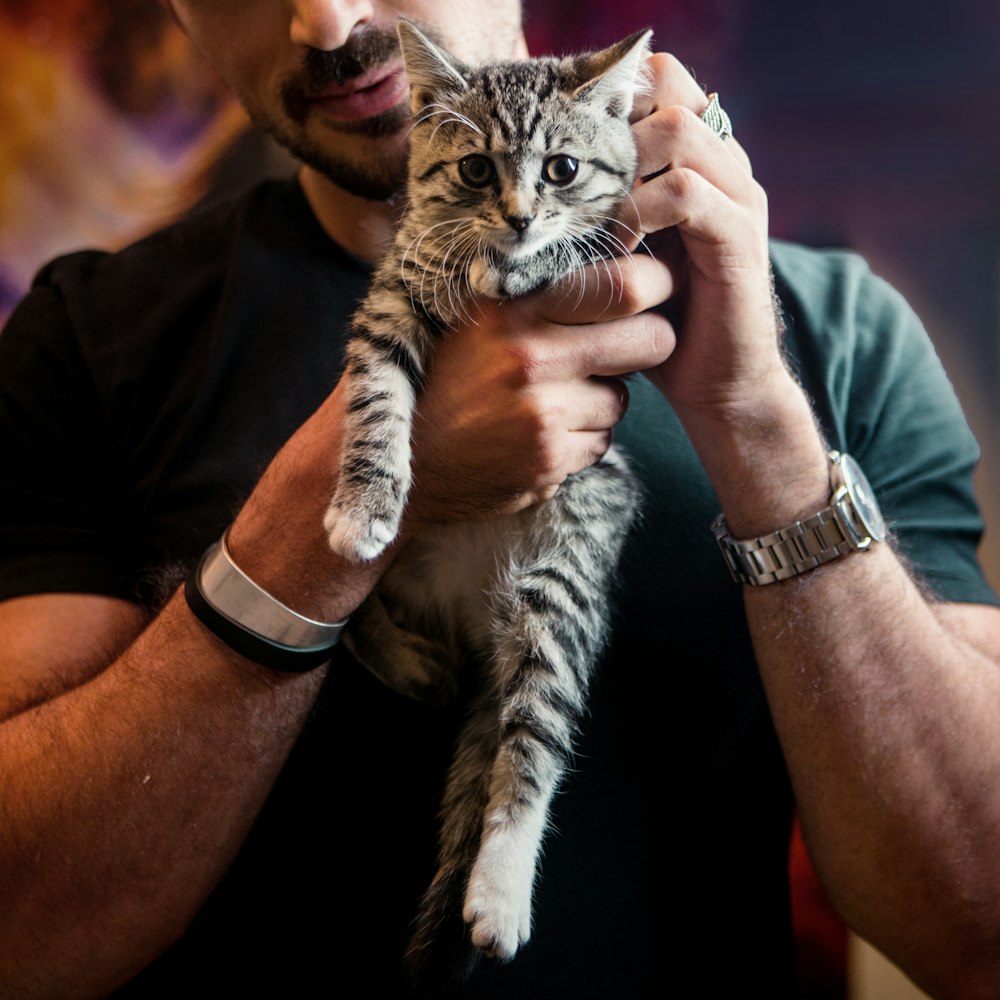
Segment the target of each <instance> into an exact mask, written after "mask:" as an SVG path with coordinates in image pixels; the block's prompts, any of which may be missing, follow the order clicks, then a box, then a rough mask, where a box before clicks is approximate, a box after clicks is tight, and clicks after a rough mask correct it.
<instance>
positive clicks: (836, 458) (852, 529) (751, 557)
mask: <svg viewBox="0 0 1000 1000" xmlns="http://www.w3.org/2000/svg"><path fill="white" fill-rule="evenodd" d="M829 457H830V490H831V497H830V504H829V506H827V507H824V508H823V510H821V511H820V512H819V513H817V514H813V515H812V516H811V517H807V518H804V519H803V520H801V521H796V522H795V523H794V524H790V525H789V526H788V527H787V528H780V529H779V530H778V531H775V532H772V533H771V534H770V535H763V536H761V537H760V538H749V539H746V540H744V541H738V540H737V539H735V538H733V536H732V535H731V534H730V533H729V525H728V524H727V523H726V518H725V516H724V515H723V514H720V515H719V516H718V517H717V518H716V519H715V521H714V522H713V524H712V533H713V534H714V535H715V540H716V541H717V542H718V543H719V548H720V549H721V551H722V556H723V558H724V559H725V560H726V565H727V566H728V567H729V572H730V573H731V574H732V576H733V579H734V580H735V581H736V582H737V583H746V584H749V585H750V586H751V587H757V586H760V585H761V584H765V583H777V582H778V581H779V580H787V579H788V578H789V577H791V576H798V575H799V574H800V573H806V572H808V571H809V570H811V569H815V568H816V567H817V566H821V565H822V564H823V563H828V562H832V561H833V560H834V559H839V558H840V557H841V556H844V555H848V554H850V553H851V552H859V551H863V550H865V549H867V548H869V547H870V546H871V544H872V543H873V542H881V541H884V540H885V536H886V527H885V521H884V520H883V518H882V512H881V511H880V510H879V506H878V502H877V501H876V500H875V494H874V492H873V491H872V488H871V484H870V483H869V482H868V480H867V479H866V478H865V474H864V473H863V472H862V471H861V468H860V467H859V466H858V463H857V462H855V461H854V459H853V458H851V456H850V455H845V454H842V453H841V452H839V451H831V452H830V455H829Z"/></svg>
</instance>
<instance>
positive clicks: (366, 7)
mask: <svg viewBox="0 0 1000 1000" xmlns="http://www.w3.org/2000/svg"><path fill="white" fill-rule="evenodd" d="M288 4H289V7H290V8H291V11H292V23H291V27H290V35H291V39H292V41H293V42H294V43H295V44H296V45H308V46H309V47H310V48H313V49H321V50H322V51H324V52H330V51H332V50H333V49H339V48H340V46H341V45H343V44H344V42H346V41H347V36H348V35H350V33H351V32H352V31H353V30H354V28H355V26H356V25H359V24H368V23H369V22H370V21H371V20H372V19H373V18H374V14H375V11H374V5H373V3H372V2H371V0H288Z"/></svg>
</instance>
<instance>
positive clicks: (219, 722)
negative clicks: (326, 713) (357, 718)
mask: <svg viewBox="0 0 1000 1000" xmlns="http://www.w3.org/2000/svg"><path fill="white" fill-rule="evenodd" d="M321 681H322V672H319V673H314V674H306V675H302V676H289V677H275V676H272V675H268V674H267V673H266V672H265V671H264V670H263V669H257V668H255V667H253V666H252V665H250V664H248V663H247V662H246V661H243V660H242V659H240V658H239V657H238V656H237V655H236V654H234V653H231V652H230V651H229V650H228V649H226V648H225V647H223V646H222V645H221V643H219V642H218V641H217V640H216V639H215V638H214V637H212V636H210V635H209V634H208V633H207V632H205V631H204V630H203V629H202V628H201V626H200V625H199V624H198V623H197V622H196V621H195V620H194V619H193V617H192V616H191V614H190V612H189V610H188V609H187V607H186V606H185V605H184V602H183V599H182V598H180V597H179V596H178V597H175V598H174V599H173V600H172V601H171V602H170V604H169V605H168V606H167V607H166V608H165V609H164V611H163V613H162V614H161V615H160V616H159V617H158V618H157V619H156V620H155V621H154V622H153V623H152V624H151V625H150V626H149V628H148V629H147V630H146V631H145V632H144V633H143V635H141V636H140V637H139V639H138V640H137V641H136V642H135V643H134V644H133V645H132V647H131V648H130V649H129V650H128V652H127V653H126V654H125V655H124V656H122V657H121V658H120V659H119V660H117V661H116V662H115V663H113V664H112V665H111V666H109V667H108V669H107V670H105V671H104V672H103V673H101V674H100V675H99V676H97V677H95V678H94V679H93V680H92V681H90V682H89V683H87V684H85V685H83V686H81V687H78V688H76V689H74V690H72V691H70V692H68V693H67V694H64V695H63V696H61V697H59V698H56V699H54V700H52V701H49V702H46V703H44V704H42V705H39V706H37V707H36V708H34V709H31V710H29V711H26V712H22V713H20V714H19V715H16V716H15V717H13V718H12V719H9V720H8V721H7V722H6V723H5V724H4V725H3V726H2V727H0V761H2V764H0V801H2V802H3V820H2V826H3V830H2V835H0V843H2V845H3V847H2V850H0V940H2V941H3V946H2V949H0V983H2V984H3V989H0V992H4V993H5V994H7V995H26V996H34V995H38V996H57V995H58V996H66V997H70V996H81V997H84V996H98V995H103V993H104V992H107V991H108V990H110V989H111V988H113V987H114V986H116V985H118V984H120V983H121V982H123V981H126V980H127V979H128V978H130V977H131V976H132V975H134V974H135V973H136V972H137V971H139V970H140V969H141V968H142V967H143V966H144V965H145V964H147V963H148V962H149V961H150V960H151V959H152V958H153V957H155V956H156V955H157V954H158V953H159V952H160V951H162V950H163V949H164V948H165V947H166V946H167V945H168V944H170V943H171V941H172V940H174V939H175V938H176V937H177V936H179V934H180V933H181V932H182V931H183V930H184V928H185V927H186V925H187V923H188V921H189V920H190V919H191V917H192V916H193V915H194V913H195V912H196V911H197V909H198V907H199V906H200V904H201V903H202V902H203V901H204V899H205V897H206V896H207V895H208V893H209V892H210V891H211V890H212V888H213V887H214V885H215V884H216V882H217V881H218V879H219V878H220V877H221V875H222V873H223V872H224V871H225V869H226V868H227V866H228V865H229V863H230V862H231V860H232V858H233V857H234V855H235V854H236V852H237V850H238V849H239V846H240V844H241V843H242V841H243V838H244V836H245V834H246V831H247V830H248V828H249V826H250V824H251V822H252V821H253V818H254V816H255V815H256V813H257V811H258V810H259V808H260V805H261V804H262V802H263V800H264V798H265V796H266V795H267V792H268V790H269V789H270V787H271V784H272V783H273V781H274V778H275V776H276V775H277V772H278V770H279V769H280V767H281V765H282V763H283V761H284V760H285V757H286V755H287V753H288V750H289V748H290V747H291V745H292V743H293V741H294V739H295V736H296V734H297V733H298V731H299V728H300V726H301V724H302V721H303V719H304V718H305V715H306V713H307V712H308V710H309V707H310V705H311V704H312V702H313V700H314V698H315V695H316V692H317V691H318V689H319V685H320V683H321Z"/></svg>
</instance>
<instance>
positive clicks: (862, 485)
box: [840, 455, 886, 542]
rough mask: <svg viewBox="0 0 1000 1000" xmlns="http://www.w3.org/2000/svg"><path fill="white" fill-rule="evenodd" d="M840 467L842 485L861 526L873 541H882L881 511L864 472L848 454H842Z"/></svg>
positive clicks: (882, 520)
mask: <svg viewBox="0 0 1000 1000" xmlns="http://www.w3.org/2000/svg"><path fill="white" fill-rule="evenodd" d="M840 468H841V474H842V476H843V482H844V486H845V487H846V488H847V492H848V494H849V495H850V498H851V502H852V503H853V505H854V510H855V513H856V514H857V516H858V519H859V520H860V521H861V527H862V528H863V530H864V531H865V532H867V534H868V535H870V536H871V538H872V540H873V541H876V542H881V541H884V540H885V534H886V532H885V521H884V519H883V518H882V511H881V510H880V509H879V506H878V501H877V500H876V499H875V493H874V491H873V490H872V488H871V484H870V483H869V482H868V480H867V479H866V478H865V474H864V473H863V472H862V471H861V467H860V466H859V465H858V463H857V462H855V461H854V459H853V458H851V456H850V455H842V456H841V458H840Z"/></svg>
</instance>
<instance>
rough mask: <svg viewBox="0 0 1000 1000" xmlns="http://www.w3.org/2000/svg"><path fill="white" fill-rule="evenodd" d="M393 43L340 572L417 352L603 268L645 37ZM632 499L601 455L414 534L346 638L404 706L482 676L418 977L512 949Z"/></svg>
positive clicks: (397, 429) (381, 474)
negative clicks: (532, 494)
mask: <svg viewBox="0 0 1000 1000" xmlns="http://www.w3.org/2000/svg"><path fill="white" fill-rule="evenodd" d="M399 37H400V43H401V46H402V53H403V59H404V62H405V66H406V72H407V74H408V76H409V79H410V81H411V103H412V106H413V112H414V117H415V124H414V127H413V132H412V135H411V140H410V165H409V190H408V196H409V204H408V208H407V211H406V214H405V216H404V218H403V219H402V221H401V224H400V227H399V230H398V232H397V235H396V239H395V243H394V245H393V248H392V250H391V251H390V252H389V253H388V254H387V256H386V258H385V259H384V260H383V262H382V263H381V265H380V266H379V268H378V269H377V271H376V273H375V276H374V279H373V283H372V286H371V289H370V291H369V294H368V297H367V299H366V300H365V301H364V303H363V304H362V305H361V307H360V308H359V310H358V312H357V314H356V316H355V318H354V324H353V330H352V336H351V339H350V342H349V344H348V347H347V360H346V371H347V372H348V373H349V374H350V386H351V395H350V400H349V404H348V410H349V415H348V418H347V427H346V433H345V443H344V448H343V456H342V467H341V474H340V480H339V482H338V483H337V484H336V488H335V492H334V494H333V499H332V500H331V503H330V507H329V510H328V512H327V516H326V520H325V527H326V529H327V531H328V534H329V539H330V544H331V546H332V547H333V548H334V549H335V550H336V551H337V552H338V553H340V554H341V555H343V556H345V557H347V558H349V559H352V560H361V559H372V558H374V557H375V556H377V555H378V554H379V553H381V552H382V551H383V550H384V548H385V547H386V546H387V545H388V544H389V543H390V542H391V541H392V540H393V539H394V538H395V537H396V534H397V532H398V530H399V525H400V519H401V516H402V514H403V509H404V506H405V504H406V498H407V492H408V490H409V488H410V481H411V473H410V431H411V424H412V420H413V412H414V406H415V403H416V398H417V395H418V393H419V391H420V389H421V387H422V385H423V380H424V373H425V372H426V370H427V364H428V361H429V358H430V355H431V352H432V351H433V350H434V344H435V342H436V341H437V339H438V338H439V337H441V336H447V331H448V329H449V328H452V327H456V326H458V325H460V324H463V323H467V322H469V321H474V318H475V313H476V305H475V299H476V296H489V297H494V298H499V297H503V296H515V295H522V294H525V293H527V292H530V291H533V290H535V289H538V288H540V287H542V286H544V285H547V284H549V283H551V282H553V281H555V280H557V279H559V278H561V277H563V276H565V275H567V274H569V273H570V272H571V271H573V270H575V269H578V268H579V267H581V266H582V265H585V264H589V263H592V262H595V261H598V260H603V259H605V258H606V257H608V256H609V255H610V253H612V252H614V251H616V250H617V251H618V252H619V253H621V252H622V249H623V248H621V246H620V244H619V243H618V242H617V241H616V239H615V237H614V236H612V235H611V233H610V231H609V230H610V228H611V226H612V221H613V218H614V215H615V211H616V209H617V207H618V206H619V205H620V203H621V202H622V200H623V199H625V198H627V197H628V193H629V189H630V187H631V185H632V181H633V179H634V175H635V166H636V155H635V148H634V144H633V140H632V134H631V130H630V128H629V123H628V116H629V112H630V110H631V107H632V100H633V96H634V94H635V92H636V90H637V88H638V87H639V86H641V82H642V79H643V71H644V70H643V67H644V62H645V60H644V58H643V57H644V55H645V53H646V51H647V42H648V38H649V32H642V33H639V34H636V35H633V36H632V37H630V38H627V39H625V40H624V41H622V42H620V43H618V44H617V45H614V46H612V47H610V48H608V49H606V50H604V51H602V52H598V53H596V54H590V55H584V56H578V57H572V58H566V59H562V60H558V59H554V58H544V59H537V60H528V61H524V62H512V63H502V64H495V65H488V66H484V67H481V68H476V69H473V68H470V67H468V66H465V65H463V64H462V63H460V62H458V61H457V60H456V59H454V58H453V57H452V56H451V55H449V54H448V53H446V52H444V51H443V50H442V49H440V48H439V47H438V46H437V45H436V44H434V43H433V42H432V41H430V40H429V39H428V38H426V37H425V36H424V35H422V34H421V33H420V31H418V30H417V29H416V28H415V27H414V26H413V25H412V24H410V23H409V22H407V21H401V22H400V24H399ZM606 266H615V265H613V264H612V263H611V262H606ZM578 280H583V279H582V278H578ZM637 492H638V491H637V488H636V485H635V482H634V479H633V477H632V475H631V473H630V472H629V471H628V468H627V467H626V465H625V462H624V460H623V459H622V457H621V456H620V455H619V454H617V453H616V452H615V451H614V450H613V449H612V450H611V451H609V452H608V454H607V455H606V456H605V457H604V459H603V460H602V461H601V462H600V463H598V464H597V465H595V466H594V467H592V468H590V469H588V470H586V471H584V472H581V473H579V474H577V475H575V476H571V477H570V478H569V479H568V480H567V481H566V482H565V483H564V484H563V485H562V487H560V489H559V491H558V493H557V494H556V496H555V497H554V498H553V499H552V500H550V501H548V502H547V503H544V504H542V505H541V506H539V507H537V508H535V509H533V510H530V511H525V512H523V513H521V514H519V515H515V516H512V517H507V518H503V519H500V520H497V521H493V522H489V523H475V524H472V523H470V524H454V525H448V526H438V527H435V528H432V529H429V530H427V531H425V532H423V533H422V534H421V535H420V536H418V537H417V538H416V539H414V540H413V541H411V542H410V543H409V544H408V545H407V546H406V547H405V548H404V550H403V551H402V552H401V553H400V555H399V557H398V558H397V560H396V561H395V563H394V565H393V567H392V569H391V570H390V571H389V573H388V574H387V575H386V576H385V577H384V578H383V580H382V581H381V583H380V584H379V587H378V590H377V592H376V594H375V595H373V596H372V597H371V598H369V600H368V601H366V603H365V604H364V605H363V606H362V608H361V609H359V611H358V612H357V613H356V614H355V616H354V619H353V620H352V623H351V628H350V630H349V634H348V637H347V642H348V644H349V646H350V648H351V649H352V651H353V652H354V653H355V655H356V656H357V657H358V658H359V659H360V660H361V661H362V662H363V663H365V664H366V665H367V666H368V667H369V668H370V669H371V670H373V671H374V672H375V673H376V674H378V675H379V676H380V677H381V678H383V679H384V680H385V681H386V682H387V683H389V684H390V685H392V686H393V687H395V688H397V689H400V690H403V691H405V692H407V693H409V694H412V695H414V696H416V697H422V698H427V699H431V700H439V699H440V700H443V699H445V698H448V697H450V696H451V695H453V693H454V690H455V687H456V681H455V676H456V672H457V670H458V668H459V667H460V666H461V665H462V664H463V662H464V661H465V660H469V661H470V662H471V664H472V669H476V670H479V671H480V672H481V676H480V678H479V684H478V694H477V695H476V696H475V698H474V701H473V704H472V705H471V706H470V708H469V715H468V719H467V721H466V723H465V726H464V728H463V730H462V733H461V735H460V737H459V742H458V747H457V750H456V754H455V758H454V760H453V763H452V766H451V769H450V772H449V777H448V783H447V788H446V791H445V794H444V801H443V805H442V809H441V820H442V827H441V835H440V844H439V856H438V863H439V868H438V872H437V875H436V876H435V878H434V880H433V883H432V884H431V887H430V888H429V890H428V891H427V894H426V895H425V897H424V900H423V902H422V904H421V910H420V914H419V916H418V920H417V927H416V932H415V934H414V938H413V940H412V942H411V945H410V949H409V954H408V959H409V963H410V966H411V969H414V970H416V972H417V974H419V973H420V971H421V970H423V971H424V972H426V970H427V967H428V966H433V965H434V964H435V963H437V964H440V963H441V962H442V961H446V960H444V959H442V957H441V944H442V941H443V940H444V939H447V938H448V937H449V936H450V937H452V938H453V940H452V941H450V942H447V941H445V945H444V947H445V950H447V951H452V952H454V951H455V949H456V946H458V947H459V948H461V942H466V945H465V947H466V948H467V942H470V941H471V944H472V945H473V946H474V947H475V948H476V949H480V950H482V951H484V952H486V953H487V954H490V955H494V956H497V957H500V958H503V959H509V958H511V957H512V956H513V955H514V954H515V952H516V951H517V949H518V947H519V946H520V945H521V944H523V943H524V942H525V941H526V940H527V939H528V936H529V933H530V930H531V894H532V887H533V883H534V877H535V869H536V863H537V859H538V854H539V849H540V846H541V841H542V836H543V834H544V831H545V827H546V824H547V817H548V808H549V804H550V801H551V799H552V796H553V793H554V791H555V789H556V786H557V784H558V782H559V780H560V778H561V776H562V773H563V771H564V769H565V767H566V764H567V761H568V759H569V758H570V755H571V752H572V740H573V735H574V730H575V728H576V725H577V721H578V719H579V718H580V716H581V714H582V712H583V711H584V706H585V696H586V692H587V686H588V681H589V678H590V674H591V672H592V670H593V668H594V665H595V663H596V661H597V658H598V655H599V653H600V651H601V649H602V647H603V644H604V637H605V635H606V633H607V631H608V627H609V625H608V622H609V609H608V593H609V591H610V589H611V588H612V586H613V579H614V574H615V569H616V565H617V562H618V558H619V555H620V551H621V548H622V544H623V541H624V538H625V535H626V533H627V531H628V528H629V526H630V524H631V522H632V520H633V518H634V515H635V512H636V506H637Z"/></svg>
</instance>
